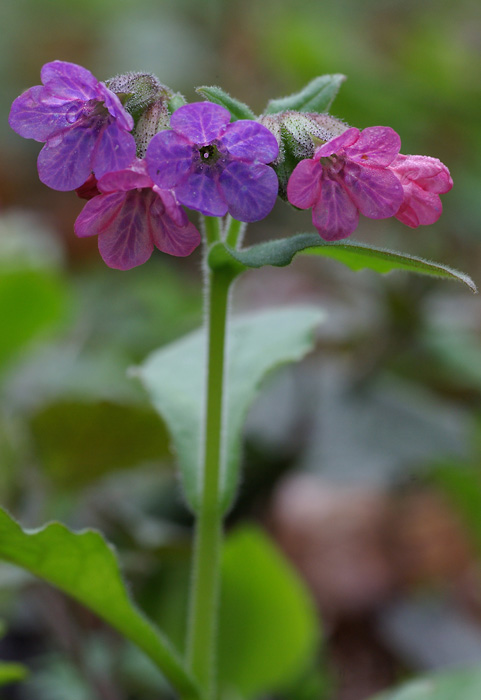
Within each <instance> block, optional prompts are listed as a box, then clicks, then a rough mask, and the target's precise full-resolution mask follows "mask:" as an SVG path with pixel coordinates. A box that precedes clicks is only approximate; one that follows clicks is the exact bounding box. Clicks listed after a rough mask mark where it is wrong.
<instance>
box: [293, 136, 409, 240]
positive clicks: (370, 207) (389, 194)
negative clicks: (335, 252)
mask: <svg viewBox="0 0 481 700" xmlns="http://www.w3.org/2000/svg"><path fill="white" fill-rule="evenodd" d="M400 147H401V139H400V138H399V135H398V134H397V133H396V132H395V131H394V130H393V129H391V128H390V127H387V126H371V127H368V128H367V129H364V130H363V131H362V132H360V131H359V130H358V129H355V128H350V129H347V130H346V131H345V132H344V133H343V134H341V135H340V136H337V137H336V138H334V139H332V140H331V141H328V142H327V143H325V144H323V145H322V146H320V147H319V148H317V149H316V151H315V153H314V157H313V158H308V159H305V160H302V161H301V162H300V163H298V165H297V166H296V167H295V168H294V170H293V172H292V175H291V176H290V178H289V182H288V184H287V197H288V200H289V202H290V203H291V204H293V205H294V206H296V207H299V208H300V209H309V208H311V207H312V222H313V224H314V226H315V227H316V228H317V230H318V231H319V234H320V235H321V237H322V238H324V239H325V240H328V241H332V240H337V239H340V238H346V237H347V236H349V235H350V234H351V233H352V232H353V231H354V230H355V228H356V227H357V224H358V221H359V212H361V214H364V216H367V217H368V218H370V219H385V218H387V217H389V216H394V215H395V214H396V212H397V211H398V209H399V207H400V206H401V203H402V201H403V187H402V185H401V182H400V180H399V178H398V177H397V176H396V175H395V174H394V172H392V170H390V169H389V167H388V166H389V165H390V164H391V163H392V162H393V160H394V159H395V158H396V156H397V155H398V153H399V149H400Z"/></svg>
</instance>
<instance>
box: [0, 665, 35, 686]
mask: <svg viewBox="0 0 481 700" xmlns="http://www.w3.org/2000/svg"><path fill="white" fill-rule="evenodd" d="M27 676H28V669H27V668H26V666H22V664H14V663H2V662H0V686H1V685H6V684H7V683H17V682H18V681H23V680H24V678H26V677H27Z"/></svg>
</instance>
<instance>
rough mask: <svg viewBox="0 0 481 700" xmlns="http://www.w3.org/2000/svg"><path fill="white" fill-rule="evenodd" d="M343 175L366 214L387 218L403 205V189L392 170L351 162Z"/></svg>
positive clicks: (349, 190) (376, 217)
mask: <svg viewBox="0 0 481 700" xmlns="http://www.w3.org/2000/svg"><path fill="white" fill-rule="evenodd" d="M343 176H344V177H343V179H344V186H345V188H346V189H347V191H348V192H349V196H350V197H351V199H352V200H353V202H354V203H355V204H356V206H357V207H358V209H359V211H360V212H361V213H362V214H364V216H367V217H369V218H370V219H386V218H387V217H389V216H394V214H395V213H396V212H397V210H398V209H399V207H400V206H401V203H402V201H403V189H402V186H401V183H400V181H399V180H398V178H397V177H396V176H395V175H394V174H393V173H392V172H391V171H390V170H388V169H383V168H367V167H362V166H361V165H357V164H356V163H354V162H350V163H347V164H346V166H345V167H344V172H343Z"/></svg>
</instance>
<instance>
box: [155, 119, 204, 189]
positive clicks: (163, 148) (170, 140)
mask: <svg viewBox="0 0 481 700" xmlns="http://www.w3.org/2000/svg"><path fill="white" fill-rule="evenodd" d="M181 109H182V108H181ZM175 114H176V112H175ZM192 159H193V150H192V146H191V145H190V144H189V142H188V141H187V140H186V139H185V138H184V137H183V136H179V135H178V134H176V133H175V132H174V131H161V132H160V133H159V134H156V135H155V136H154V137H153V139H152V140H151V141H150V143H149V145H148V147H147V152H146V154H145V161H146V163H147V170H148V173H149V175H150V177H151V178H152V180H153V181H154V182H155V184H156V185H158V187H160V188H161V189H165V190H168V189H171V188H172V187H175V185H177V183H179V182H180V181H181V180H183V179H184V178H185V177H186V176H187V174H188V173H189V171H190V169H191V167H192Z"/></svg>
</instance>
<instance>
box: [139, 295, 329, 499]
mask: <svg viewBox="0 0 481 700" xmlns="http://www.w3.org/2000/svg"><path fill="white" fill-rule="evenodd" d="M321 318H322V314H321V312H320V311H319V310H318V309H313V308H310V307H292V308H289V309H280V310H275V311H267V312H264V313H260V314H255V315H252V316H245V317H239V318H237V319H234V320H233V321H232V322H231V323H230V328H229V335H228V345H227V348H228V350H227V362H226V396H227V405H226V411H225V415H226V416H228V422H227V425H226V430H225V433H224V442H223V446H222V448H223V450H222V454H223V464H222V485H221V492H222V500H223V504H224V507H226V508H227V507H228V506H229V504H230V502H231V500H232V498H233V494H234V492H235V489H236V486H237V482H238V470H239V461H240V450H241V432H242V428H243V424H244V420H245V417H246V413H247V410H248V408H249V406H250V404H251V403H252V402H253V400H254V398H255V396H256V394H257V392H258V389H259V385H260V383H261V381H262V379H263V377H264V376H265V375H266V374H267V373H268V372H269V371H271V370H272V369H274V368H275V367H278V366H279V365H281V364H283V363H286V362H293V361H295V360H299V359H301V358H302V357H303V356H304V355H306V354H307V353H308V352H309V350H311V349H312V347H313V344H314V335H313V330H314V328H315V327H316V326H317V325H318V324H319V322H320V320H321ZM205 358H206V341H205V335H204V332H203V331H197V332H195V333H192V334H190V335H188V336H186V337H185V338H182V339H181V340H179V341H178V342H176V343H172V344H170V345H168V346H166V347H163V348H161V349H160V350H158V351H157V352H154V353H153V354H152V355H150V357H148V358H147V360H146V361H145V362H144V363H143V364H142V365H141V366H140V367H138V368H136V369H135V370H134V374H135V375H137V376H138V377H139V378H140V380H141V381H142V383H143V384H144V386H145V387H146V389H147V390H148V391H149V393H150V396H151V399H152V402H153V404H154V406H155V407H156V409H157V411H158V412H159V413H160V415H161V416H162V417H163V418H164V420H165V422H166V423H167V426H168V428H169V430H170V433H171V436H172V441H173V444H174V447H175V449H176V451H177V454H178V458H179V463H180V468H181V472H182V477H183V483H184V487H185V491H186V497H187V500H188V502H189V503H190V505H191V506H192V507H193V508H194V510H195V509H196V508H197V505H198V502H199V496H200V487H201V483H202V476H201V473H200V451H201V417H202V415H203V407H204V391H205V384H204V378H205V365H206V359H205Z"/></svg>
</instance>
